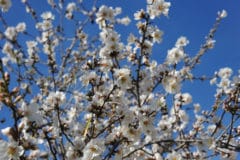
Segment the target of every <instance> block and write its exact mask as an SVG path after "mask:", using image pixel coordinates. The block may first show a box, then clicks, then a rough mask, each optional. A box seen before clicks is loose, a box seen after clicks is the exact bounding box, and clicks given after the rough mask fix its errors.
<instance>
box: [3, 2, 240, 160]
mask: <svg viewBox="0 0 240 160" xmlns="http://www.w3.org/2000/svg"><path fill="white" fill-rule="evenodd" d="M15 3H16V2H14V3H12V2H11V0H0V8H1V10H2V12H3V14H0V26H1V29H0V41H1V43H0V46H1V52H2V53H1V57H0V75H1V76H0V113H1V114H2V113H3V114H4V113H7V114H8V115H10V116H8V117H9V118H7V119H1V124H0V129H1V130H0V131H1V134H0V159H14V160H15V159H16V160H17V159H21V160H25V159H26V160H28V159H54V160H57V159H69V160H77V159H83V160H100V159H103V160H107V159H116V160H122V159H126V160H130V159H134V160H138V159H139V160H140V159H155V160H163V159H167V160H170V159H174V160H175V159H179V160H181V159H206V158H208V157H213V156H216V157H217V156H220V157H222V158H226V159H235V158H236V155H237V151H239V145H240V142H239V139H238V137H239V135H240V126H239V125H238V123H239V112H240V110H239V103H240V96H239V95H240V73H238V74H237V75H236V76H233V72H234V71H233V70H232V69H231V68H229V67H224V68H221V69H219V70H218V71H216V72H215V73H214V75H213V76H210V78H206V77H203V78H201V77H200V78H199V76H198V75H195V74H194V72H192V71H193V69H194V68H195V67H196V66H197V65H198V64H199V60H200V58H201V57H202V56H203V55H204V54H205V52H207V51H208V50H210V49H212V48H214V44H215V40H214V39H213V37H214V34H215V31H216V29H217V27H218V24H219V23H220V21H221V20H222V19H223V18H225V17H226V16H227V12H226V11H225V10H223V11H221V12H219V13H218V14H217V16H218V17H217V20H216V24H215V25H214V27H213V28H212V29H211V30H210V33H209V35H208V36H207V37H206V41H205V43H204V44H203V45H202V47H201V48H200V50H199V52H198V53H197V54H196V55H195V56H193V57H191V56H190V55H188V54H187V53H186V52H185V47H186V46H187V45H188V44H190V40H188V38H187V37H185V36H180V37H179V38H178V39H177V40H176V43H175V45H174V46H173V47H172V48H170V49H169V50H168V51H167V53H166V54H165V56H166V58H164V60H163V62H160V61H157V60H154V59H153V58H152V57H153V56H152V55H153V54H154V53H153V52H154V49H153V47H154V46H156V45H160V43H161V42H162V41H163V40H164V32H163V31H162V30H161V29H160V28H159V27H158V25H157V24H158V23H155V22H157V21H158V19H159V18H160V17H163V16H168V14H169V11H170V7H171V5H172V4H171V3H170V2H168V1H165V0H147V1H146V9H140V10H138V11H136V12H135V13H134V15H132V16H133V17H134V18H133V20H131V19H130V18H129V17H128V16H122V9H121V7H115V8H114V7H111V6H107V5H103V4H101V3H100V2H98V1H96V0H93V1H88V2H86V1H83V0H78V1H75V2H68V1H58V2H55V1H53V0H47V3H46V4H47V5H48V9H49V10H48V11H47V10H46V11H44V12H43V13H39V10H38V8H34V7H33V6H34V5H32V3H34V1H31V0H22V1H21V3H22V5H23V6H24V7H25V10H24V14H26V16H29V17H30V18H31V22H28V21H26V22H17V25H9V24H8V23H7V19H6V18H5V15H4V14H7V13H8V12H11V7H14V5H15ZM89 3H92V5H93V6H91V8H89V7H88V5H89ZM139 3H140V2H139ZM141 3H142V2H141ZM29 21H30V20H29ZM29 23H31V24H29ZM130 23H136V30H137V32H132V33H131V31H129V32H128V35H127V36H123V35H122V34H121V30H118V26H119V25H122V26H123V27H125V28H127V27H128V25H129V24H130ZM32 24H34V25H35V26H34V27H35V28H31V29H30V28H29V27H28V26H29V25H30V26H32ZM2 26H3V27H2ZM69 26H71V27H69ZM68 27H69V28H68ZM91 29H92V30H91ZM89 30H91V31H90V32H89ZM93 30H94V31H97V33H96V35H92V34H93ZM125 37H127V38H126V39H125ZM198 79H200V80H203V81H208V80H210V83H211V84H212V85H213V84H216V94H215V102H214V104H213V106H212V107H209V108H210V109H209V110H203V109H202V108H201V105H200V104H199V103H198V102H196V100H195V99H194V97H193V96H192V95H191V93H190V92H186V91H183V89H182V86H184V85H185V82H188V81H195V80H198ZM189 108H190V109H189ZM6 110H7V111H6ZM229 117H230V118H229Z"/></svg>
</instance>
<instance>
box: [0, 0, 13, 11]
mask: <svg viewBox="0 0 240 160" xmlns="http://www.w3.org/2000/svg"><path fill="white" fill-rule="evenodd" d="M11 6H12V1H11V0H0V7H1V8H2V11H3V12H7V11H8V10H9V8H10V7H11Z"/></svg>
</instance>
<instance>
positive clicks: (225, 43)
mask: <svg viewBox="0 0 240 160" xmlns="http://www.w3.org/2000/svg"><path fill="white" fill-rule="evenodd" d="M66 1H68V0H66ZM84 1H86V2H87V1H88V0H84ZM29 2H30V3H31V4H33V6H34V7H35V8H37V10H38V11H39V13H41V12H43V11H47V10H49V9H50V8H49V7H48V6H47V5H46V3H44V2H43V1H42V0H39V1H36V0H32V1H31V0H29ZM69 2H71V0H69ZM169 2H171V7H170V11H169V17H168V18H166V17H161V18H160V19H158V20H156V21H155V24H156V25H158V26H159V28H160V29H161V30H163V31H164V37H163V42H162V43H161V44H159V45H156V46H155V47H154V50H153V57H154V59H156V60H157V61H158V62H163V60H164V59H165V57H166V54H167V50H168V49H171V48H172V47H173V46H174V44H175V42H176V40H177V38H178V37H180V36H186V37H187V38H188V39H189V41H190V44H189V45H188V46H187V47H186V52H187V53H188V54H189V55H191V56H194V55H195V54H196V53H197V51H198V50H199V48H200V46H201V44H203V43H204V40H205V36H206V35H207V34H208V32H209V30H210V29H211V27H212V26H213V24H214V22H215V19H216V16H217V12H218V11H221V10H222V9H225V10H226V11H227V12H228V16H227V18H225V19H224V20H223V21H222V23H221V24H220V26H219V28H218V30H217V33H216V36H215V40H216V45H215V48H214V49H213V50H210V51H209V52H207V54H206V55H204V56H203V58H202V60H201V64H200V65H198V66H197V68H196V69H195V71H194V73H196V74H197V75H203V74H205V75H212V74H213V73H214V71H217V70H218V69H219V68H221V67H227V66H228V67H231V68H232V69H233V70H234V73H235V74H236V73H237V70H238V69H240V63H239V60H240V52H239V51H240V20H239V19H240V9H239V6H240V1H239V0H199V1H196V0H169ZM12 3H13V6H12V8H11V9H10V11H9V13H8V14H9V15H5V14H3V15H4V16H5V17H6V20H7V22H8V24H9V25H16V24H17V23H18V22H21V21H26V22H27V23H29V22H30V19H29V17H28V16H26V15H24V14H23V12H22V11H21V10H22V9H23V5H22V4H21V3H20V0H12ZM87 3H89V2H87ZM98 4H99V5H100V4H105V5H108V6H113V7H117V6H121V7H122V9H123V13H122V16H124V15H128V16H129V17H130V18H131V19H132V22H131V24H130V26H129V27H127V29H126V28H125V27H119V28H117V29H118V30H119V33H121V39H122V40H123V41H126V38H127V36H128V34H129V33H130V32H133V33H134V34H137V29H136V26H135V22H136V21H134V19H133V13H134V12H135V11H137V10H139V9H141V8H146V7H145V4H146V3H145V0H99V2H98ZM87 7H88V6H87ZM32 27H34V26H33V25H31V24H30V25H29V26H27V28H29V29H30V30H31V28H32ZM0 28H2V27H1V26H0ZM67 29H69V30H71V27H69V28H67ZM89 32H90V33H91V32H92V33H93V32H95V31H91V30H89ZM1 54H2V53H1ZM183 90H184V91H185V92H190V93H191V94H192V95H193V101H194V102H198V103H200V104H202V106H203V107H204V108H208V107H210V106H211V104H212V103H213V101H214V96H213V95H214V93H215V87H212V86H210V85H209V83H208V82H193V83H189V85H187V86H184V87H183ZM2 113H3V112H2V111H1V114H2ZM0 117H2V115H0ZM2 127H3V126H2V125H0V129H1V128H2Z"/></svg>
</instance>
